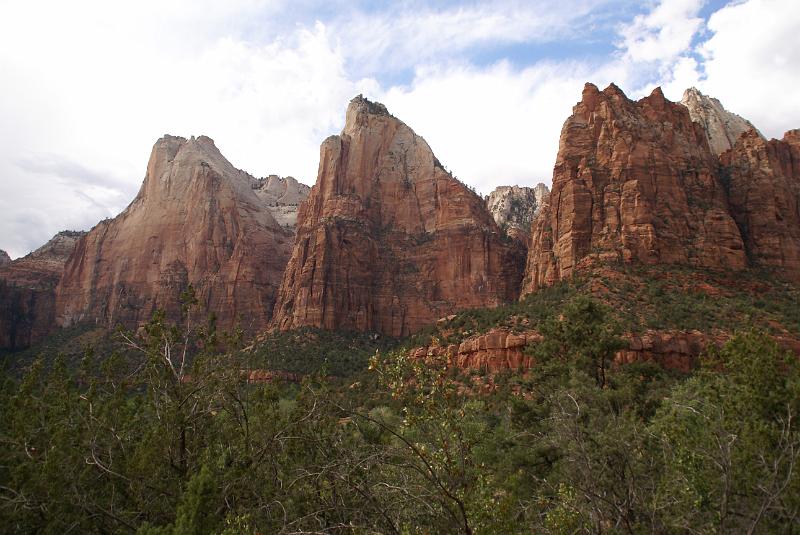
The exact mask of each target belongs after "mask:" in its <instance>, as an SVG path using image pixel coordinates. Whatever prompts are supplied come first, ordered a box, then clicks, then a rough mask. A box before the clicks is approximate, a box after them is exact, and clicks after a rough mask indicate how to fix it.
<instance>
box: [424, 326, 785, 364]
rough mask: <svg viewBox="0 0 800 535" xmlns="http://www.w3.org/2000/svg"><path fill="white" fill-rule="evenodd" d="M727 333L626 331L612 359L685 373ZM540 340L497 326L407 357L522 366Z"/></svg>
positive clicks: (780, 341) (531, 360) (530, 359)
mask: <svg viewBox="0 0 800 535" xmlns="http://www.w3.org/2000/svg"><path fill="white" fill-rule="evenodd" d="M730 337H731V335H730V334H728V333H724V332H718V333H714V334H710V333H703V332H700V331H678V330H668V331H657V330H647V331H645V332H643V333H628V334H625V335H624V336H623V339H624V340H625V341H626V342H627V343H628V347H627V348H625V349H622V350H620V351H618V352H617V353H616V354H615V355H614V363H615V364H628V363H632V362H654V363H656V364H658V365H659V366H661V367H663V368H666V369H670V370H677V371H681V372H684V373H688V372H690V371H692V370H693V369H694V368H696V367H697V364H698V361H699V359H700V356H701V355H702V354H703V352H704V351H705V350H706V349H707V348H709V347H712V346H716V347H722V345H724V344H725V342H727V341H728V340H729V339H730ZM541 340H542V336H541V335H540V334H539V333H537V332H536V331H533V330H529V331H524V332H516V333H515V332H511V331H509V330H507V329H503V328H497V329H492V330H490V331H489V332H487V333H484V334H478V335H474V336H471V337H469V338H467V339H466V340H464V341H463V342H461V343H460V344H452V345H447V346H429V347H428V346H426V347H418V348H415V349H412V350H411V351H410V352H409V357H411V358H414V359H425V358H428V357H445V358H446V359H447V360H448V362H449V363H450V364H451V365H453V366H456V367H458V368H465V369H484V370H487V371H489V372H497V371H500V370H505V369H512V370H517V369H523V370H525V369H530V368H535V366H536V362H535V360H534V358H533V357H532V356H531V355H530V354H528V353H527V352H526V348H529V347H531V346H535V345H536V344H538V343H539V342H540V341H541ZM775 341H776V342H777V343H778V345H779V346H781V347H782V348H784V349H786V350H788V351H792V352H793V353H794V354H796V355H798V356H800V341H798V340H795V339H792V338H782V337H776V338H775Z"/></svg>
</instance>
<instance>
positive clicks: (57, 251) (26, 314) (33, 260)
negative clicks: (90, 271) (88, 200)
mask: <svg viewBox="0 0 800 535" xmlns="http://www.w3.org/2000/svg"><path fill="white" fill-rule="evenodd" d="M84 234H85V232H72V231H64V232H59V233H58V234H56V235H55V236H53V238H52V239H50V241H48V242H47V243H46V244H45V245H43V246H42V247H40V248H38V249H36V250H35V251H33V252H32V253H30V254H29V255H27V256H24V257H22V258H18V259H17V260H14V261H10V260H9V262H7V263H5V264H3V265H0V349H12V350H14V349H23V348H26V347H28V346H30V345H31V344H33V343H35V342H37V341H39V340H41V339H42V338H44V337H45V336H46V335H47V334H48V333H50V331H51V329H52V327H53V325H54V322H55V310H56V307H55V301H56V296H55V288H56V285H57V284H58V281H59V279H60V278H61V273H62V271H63V269H64V264H65V263H66V262H67V259H68V258H69V256H70V254H71V253H72V251H73V249H74V248H75V245H76V243H77V242H78V240H79V239H80V238H81V237H82V236H83V235H84Z"/></svg>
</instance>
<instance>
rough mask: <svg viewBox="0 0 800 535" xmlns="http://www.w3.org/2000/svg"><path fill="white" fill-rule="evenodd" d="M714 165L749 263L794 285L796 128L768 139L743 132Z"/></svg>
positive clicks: (798, 199) (799, 172) (797, 253)
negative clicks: (718, 164)
mask: <svg viewBox="0 0 800 535" xmlns="http://www.w3.org/2000/svg"><path fill="white" fill-rule="evenodd" d="M720 161H721V163H722V165H723V171H722V173H723V182H725V183H726V184H727V186H728V193H729V202H730V205H731V210H732V213H733V217H734V218H735V219H736V222H737V224H738V225H739V228H740V229H741V231H742V237H743V239H744V243H745V246H746V248H747V253H748V257H749V259H750V261H751V262H752V264H754V265H759V266H766V267H772V268H777V269H778V270H780V271H781V272H782V273H783V274H785V275H787V276H788V277H789V278H791V279H793V280H795V281H800V130H792V131H790V132H787V133H786V134H785V135H784V137H783V139H782V140H777V139H773V140H771V141H766V140H765V139H764V138H763V137H761V135H760V134H759V133H758V132H757V131H756V130H749V131H747V132H746V133H745V134H743V135H742V136H741V137H740V138H739V140H738V141H737V142H736V144H735V145H734V146H733V148H732V149H731V150H728V151H726V152H724V153H723V154H722V155H721V156H720Z"/></svg>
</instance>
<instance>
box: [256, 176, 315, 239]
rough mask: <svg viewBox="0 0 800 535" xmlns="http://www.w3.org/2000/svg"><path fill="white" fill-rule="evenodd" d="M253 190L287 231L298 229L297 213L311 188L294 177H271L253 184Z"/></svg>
mask: <svg viewBox="0 0 800 535" xmlns="http://www.w3.org/2000/svg"><path fill="white" fill-rule="evenodd" d="M253 189H254V190H255V192H256V195H258V196H259V198H261V199H262V200H263V201H264V202H265V203H266V204H267V208H268V209H269V211H270V213H271V214H272V217H274V218H275V220H276V221H277V222H278V223H280V224H281V226H283V227H284V228H286V229H287V230H291V231H292V232H294V230H295V227H297V211H298V209H299V208H300V203H302V202H303V201H304V200H306V198H307V197H308V193H309V192H310V191H311V188H310V187H308V186H306V185H305V184H301V183H300V182H298V181H297V180H295V179H294V178H293V177H290V176H287V177H285V178H281V177H279V176H278V175H269V176H268V177H266V178H260V179H258V180H255V181H254V182H253Z"/></svg>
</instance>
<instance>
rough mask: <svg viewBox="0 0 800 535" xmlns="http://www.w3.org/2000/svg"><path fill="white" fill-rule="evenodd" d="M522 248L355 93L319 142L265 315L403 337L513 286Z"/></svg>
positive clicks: (480, 203)
mask: <svg viewBox="0 0 800 535" xmlns="http://www.w3.org/2000/svg"><path fill="white" fill-rule="evenodd" d="M523 264H524V252H523V248H522V247H521V246H520V245H519V244H516V243H512V242H511V240H508V239H506V238H505V237H504V236H503V235H502V233H501V232H500V229H499V228H498V226H497V224H496V223H495V222H494V220H493V219H492V217H491V215H490V214H489V212H488V211H487V209H486V207H485V204H484V200H483V199H482V198H481V197H480V196H478V195H477V194H476V193H474V192H473V191H471V190H470V189H469V188H468V187H467V186H465V185H464V184H462V183H461V182H459V181H458V180H457V179H456V178H454V177H453V176H452V174H450V173H448V172H447V171H445V169H444V168H443V166H442V165H441V164H440V163H439V161H438V160H437V159H436V157H435V156H434V154H433V152H432V151H431V149H430V147H429V146H428V144H427V143H426V142H425V140H424V139H422V138H421V137H420V136H418V135H417V134H415V133H414V131H413V130H412V129H411V128H409V127H408V126H406V125H405V124H404V123H403V122H402V121H400V120H398V119H397V118H395V117H393V116H392V115H390V114H389V112H388V111H387V110H386V108H385V107H384V106H383V105H381V104H378V103H374V102H370V101H368V100H366V99H364V98H362V97H360V96H359V97H356V98H355V99H353V100H352V101H351V102H350V105H349V107H348V109H347V117H346V124H345V127H344V130H343V131H342V133H341V135H338V136H331V137H329V138H328V139H326V140H325V141H324V142H323V143H322V146H321V148H320V162H319V171H318V175H317V182H316V185H315V186H314V187H313V188H312V190H311V194H310V195H309V197H308V199H307V201H306V202H305V203H304V204H303V205H302V206H301V208H300V213H299V217H298V226H297V238H296V242H295V245H294V249H293V251H292V256H291V259H290V260H289V265H288V267H287V269H286V273H285V275H284V277H283V282H282V284H281V289H280V293H279V296H278V302H277V305H276V312H275V318H274V321H273V324H274V325H275V326H277V327H278V328H280V329H291V328H295V327H300V326H304V325H308V326H315V327H322V328H326V329H350V330H359V331H376V332H381V333H385V334H389V335H394V336H400V335H407V334H409V333H413V332H414V331H417V330H419V329H420V328H421V327H423V326H424V325H426V324H429V323H432V322H434V321H436V319H438V318H440V317H442V316H444V315H446V314H450V313H452V312H453V311H456V310H460V309H464V308H470V307H487V306H496V305H499V304H500V303H503V302H507V301H511V300H514V299H516V298H517V296H518V295H519V284H520V280H521V278H522V267H523Z"/></svg>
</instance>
